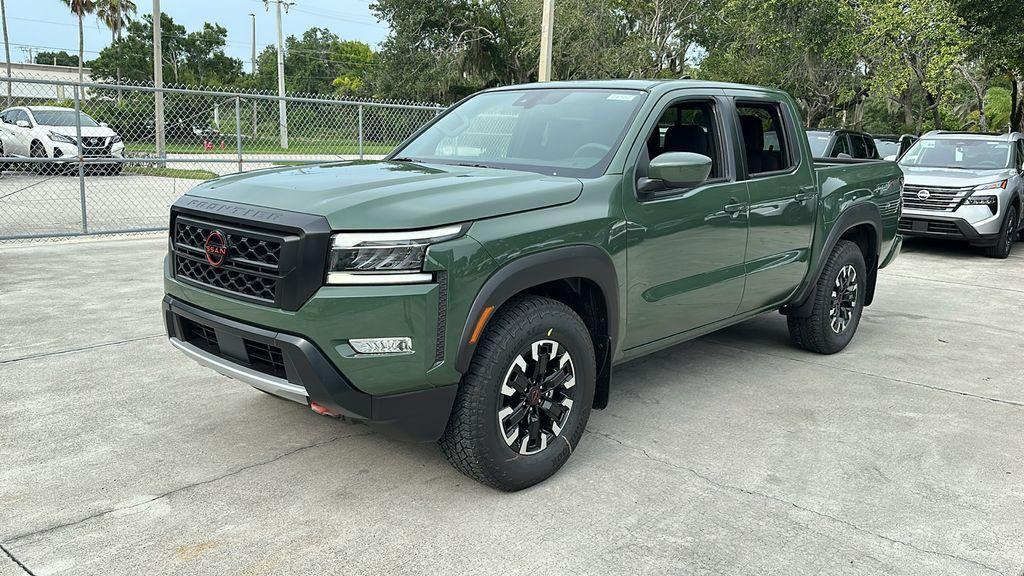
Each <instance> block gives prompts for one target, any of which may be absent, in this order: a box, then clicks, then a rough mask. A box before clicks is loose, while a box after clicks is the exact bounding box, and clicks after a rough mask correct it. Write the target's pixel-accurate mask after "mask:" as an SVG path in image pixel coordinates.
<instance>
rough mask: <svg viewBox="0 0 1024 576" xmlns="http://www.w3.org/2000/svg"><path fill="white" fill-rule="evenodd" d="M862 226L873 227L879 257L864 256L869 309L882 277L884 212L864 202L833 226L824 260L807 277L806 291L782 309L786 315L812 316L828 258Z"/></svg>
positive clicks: (802, 290) (823, 255)
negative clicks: (816, 286)
mask: <svg viewBox="0 0 1024 576" xmlns="http://www.w3.org/2000/svg"><path fill="white" fill-rule="evenodd" d="M862 224H870V225H871V228H872V229H873V230H874V232H875V254H865V255H864V256H865V258H866V259H867V265H868V281H867V288H866V290H867V292H866V293H865V300H864V302H865V305H867V304H870V303H871V299H872V298H873V297H874V293H875V280H876V279H877V277H878V263H879V262H880V260H879V257H880V255H881V253H880V251H881V249H882V212H881V210H879V209H878V206H877V205H875V204H873V203H871V202H862V203H860V204H855V205H853V206H850V207H849V208H847V209H846V210H844V211H843V212H842V213H840V214H839V217H838V218H836V221H835V222H834V223H833V224H832V230H830V231H829V233H828V236H827V237H826V238H825V243H824V245H822V248H821V257H820V258H818V262H817V264H816V265H815V267H814V270H813V273H812V274H810V275H809V276H808V277H807V281H806V282H804V285H803V287H801V288H800V290H799V291H797V293H796V294H795V295H794V296H793V298H792V299H791V300H790V303H789V304H787V305H786V306H784V307H783V308H782V313H783V314H785V315H787V316H795V317H798V318H806V317H807V316H810V315H811V309H812V308H813V307H814V300H813V299H811V293H812V292H813V291H814V286H815V285H816V284H817V282H818V278H820V277H821V273H822V272H823V271H824V268H825V262H827V261H828V255H829V254H831V253H832V250H834V249H835V247H836V244H838V243H839V239H840V238H842V237H843V234H846V232H847V231H849V230H850V229H851V228H853V227H855V226H860V225H862Z"/></svg>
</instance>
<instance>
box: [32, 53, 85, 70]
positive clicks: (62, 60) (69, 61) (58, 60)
mask: <svg viewBox="0 0 1024 576" xmlns="http://www.w3.org/2000/svg"><path fill="white" fill-rule="evenodd" d="M35 63H36V64H54V65H56V66H68V67H71V66H78V56H75V55H74V54H69V53H67V52H65V51H64V50H61V51H60V52H37V53H36V57H35Z"/></svg>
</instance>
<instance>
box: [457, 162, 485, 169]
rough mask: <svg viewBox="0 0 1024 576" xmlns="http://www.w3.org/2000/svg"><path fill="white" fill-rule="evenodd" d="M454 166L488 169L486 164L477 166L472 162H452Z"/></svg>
mask: <svg viewBox="0 0 1024 576" xmlns="http://www.w3.org/2000/svg"><path fill="white" fill-rule="evenodd" d="M454 164H455V165H456V166H465V167H467V168H490V166H488V165H487V164H477V163H474V162H454Z"/></svg>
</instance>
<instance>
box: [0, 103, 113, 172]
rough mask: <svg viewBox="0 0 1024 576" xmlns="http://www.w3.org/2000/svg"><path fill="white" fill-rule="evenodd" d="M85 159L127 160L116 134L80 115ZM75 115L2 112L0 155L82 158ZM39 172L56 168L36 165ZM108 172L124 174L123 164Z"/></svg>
mask: <svg viewBox="0 0 1024 576" xmlns="http://www.w3.org/2000/svg"><path fill="white" fill-rule="evenodd" d="M79 118H80V120H79V121H80V122H81V125H82V128H81V131H82V156H83V157H84V158H89V159H93V158H123V157H124V143H123V142H122V141H121V137H120V136H118V135H117V133H115V132H114V131H113V130H111V129H110V128H108V127H107V125H106V124H102V123H100V122H97V121H95V120H93V119H92V118H91V117H90V116H89V115H88V114H85V113H84V112H83V113H80V115H79ZM75 125H76V122H75V111H74V109H71V108H57V107H55V106H18V107H15V108H8V109H6V110H4V111H3V112H0V145H2V148H0V153H2V154H0V155H2V156H7V157H18V156H21V157H30V158H57V159H68V160H72V159H77V158H78V135H77V128H76V126H75ZM32 168H33V169H34V170H36V171H37V172H51V171H54V169H55V168H56V165H55V164H43V163H34V164H33V165H32ZM104 168H106V170H107V171H108V172H113V173H117V172H120V171H121V164H118V163H114V162H110V163H107V164H105V166H104Z"/></svg>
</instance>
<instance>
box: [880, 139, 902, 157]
mask: <svg viewBox="0 0 1024 576" xmlns="http://www.w3.org/2000/svg"><path fill="white" fill-rule="evenodd" d="M875 148H876V149H878V155H879V156H880V157H882V158H887V157H889V156H896V155H897V154H899V153H900V143H899V142H893V141H892V140H882V139H880V138H875Z"/></svg>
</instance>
